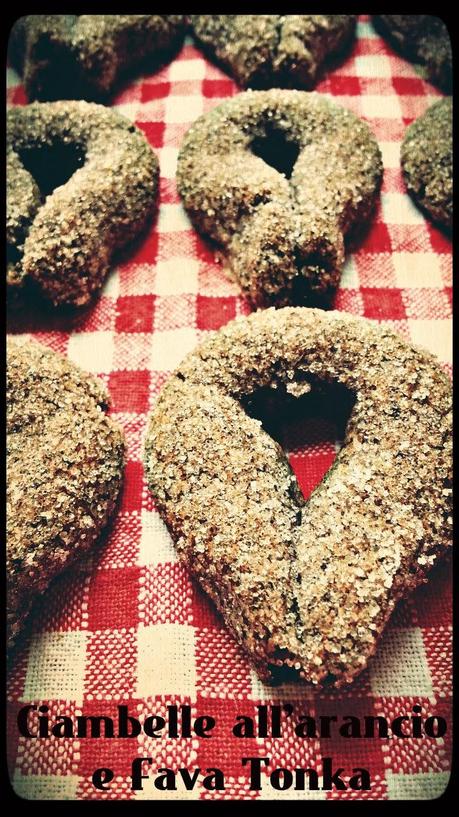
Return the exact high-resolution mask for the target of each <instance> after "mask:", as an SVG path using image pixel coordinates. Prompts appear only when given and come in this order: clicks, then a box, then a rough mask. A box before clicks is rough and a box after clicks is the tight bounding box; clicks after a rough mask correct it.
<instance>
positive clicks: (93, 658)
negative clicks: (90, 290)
mask: <svg viewBox="0 0 459 817" xmlns="http://www.w3.org/2000/svg"><path fill="white" fill-rule="evenodd" d="M357 34H358V36H357V40H356V42H355V45H354V47H353V49H352V52H351V54H350V56H349V57H348V58H347V59H346V61H345V62H344V63H343V64H342V65H341V66H340V67H339V68H338V69H337V70H335V71H334V72H333V73H332V74H330V75H328V76H327V77H326V78H325V79H324V80H323V81H322V82H321V83H320V85H319V86H318V91H320V92H322V93H325V94H329V95H332V96H333V97H334V98H336V100H337V101H338V102H339V103H341V104H342V105H344V106H346V107H348V108H350V109H351V110H352V111H353V112H354V113H356V114H357V115H358V116H361V117H362V118H363V119H365V120H366V121H367V122H368V124H369V125H370V127H371V128H372V130H373V132H374V134H375V136H376V138H377V140H378V142H379V145H380V147H381V151H382V154H383V159H384V184H383V188H382V193H381V204H380V206H379V208H378V210H377V213H376V215H375V218H374V221H373V222H372V225H371V227H370V229H369V230H368V233H367V234H366V237H365V238H364V240H363V241H362V242H361V244H360V245H359V247H358V248H357V250H356V251H355V252H354V253H353V254H352V255H351V256H349V257H348V259H347V262H346V266H345V271H344V275H343V278H342V281H341V286H340V288H339V290H338V292H337V296H336V300H335V308H337V309H340V310H344V311H347V312H351V313H353V314H356V315H364V316H366V317H368V318H371V319H373V320H375V321H377V322H380V323H382V324H387V325H390V326H391V327H393V328H394V329H395V330H397V331H398V332H400V333H401V334H402V335H403V336H404V337H405V338H407V339H409V340H412V341H414V342H415V343H419V344H421V345H423V346H426V347H428V348H429V349H430V350H431V351H433V352H434V353H435V354H436V355H438V357H439V359H440V361H441V363H442V364H443V365H444V366H445V368H446V369H447V370H449V368H450V364H451V245H450V242H449V241H448V239H447V238H445V237H444V236H443V235H442V233H441V232H439V231H438V230H437V229H436V228H435V227H433V226H432V225H431V224H430V223H429V222H428V221H427V220H426V219H425V218H424V216H423V214H422V213H421V212H420V211H419V210H418V209H417V208H416V206H415V205H414V204H413V203H412V202H411V200H410V199H409V197H408V196H407V195H406V193H405V188H404V185H403V181H402V176H401V171H400V166H399V147H400V142H401V140H402V138H403V135H404V132H405V128H406V127H407V125H408V124H409V123H410V122H412V121H413V119H415V118H416V117H418V116H419V115H420V114H422V113H423V112H424V111H425V110H426V109H427V108H428V106H429V105H430V104H431V103H433V102H434V101H435V100H436V99H437V98H438V97H439V96H440V92H439V91H437V90H436V89H435V88H434V87H433V86H432V85H430V84H428V83H427V82H425V81H424V80H422V79H421V78H420V77H419V76H418V75H417V74H416V72H415V70H414V68H413V67H412V65H411V64H410V63H408V62H406V61H405V60H403V59H402V58H400V57H398V56H396V55H395V54H394V52H393V51H392V50H391V48H390V47H389V46H388V45H386V44H385V42H384V41H383V40H382V39H381V38H380V37H379V36H377V35H376V33H375V31H374V30H373V28H372V26H371V23H370V22H369V19H368V18H367V17H361V18H360V21H359V25H358V32H357ZM8 85H9V90H8V96H9V102H10V104H24V102H25V101H26V100H25V96H24V92H23V88H22V86H21V84H20V81H19V79H18V77H17V76H16V75H15V74H14V72H11V71H9V77H8ZM236 93H237V87H236V85H235V84H234V82H233V81H232V80H231V79H230V78H229V77H228V76H227V75H225V74H224V73H223V72H222V71H220V70H219V69H218V68H216V67H215V66H214V65H212V64H211V63H210V62H209V61H207V60H206V59H205V58H204V57H203V56H202V54H201V53H200V51H198V50H197V49H196V47H195V46H194V45H193V44H192V42H191V40H186V42H185V45H184V47H183V50H182V51H181V53H180V55H179V56H178V57H177V58H176V59H175V60H174V61H173V62H172V63H171V64H170V65H168V66H166V67H165V68H164V69H163V70H161V71H160V72H159V73H157V74H155V75H153V76H147V77H143V78H141V79H139V80H137V81H135V82H134V83H133V84H132V85H130V86H129V87H128V88H127V89H125V90H123V92H122V93H121V94H119V95H118V97H117V98H116V99H115V102H114V105H115V106H116V108H117V109H118V110H119V111H120V112H122V113H123V114H125V115H126V116H127V117H128V118H129V119H131V120H132V121H133V122H135V123H136V124H137V125H138V126H139V127H140V128H141V129H142V131H143V132H144V134H145V136H146V138H147V139H148V141H149V142H150V144H151V145H152V147H153V148H154V150H155V151H156V153H157V154H158V156H159V159H160V166H161V186H160V209H159V216H158V219H157V221H156V223H155V224H154V225H153V226H152V227H151V230H150V232H149V234H148V235H147V237H146V238H145V240H144V241H143V242H142V243H141V244H140V245H138V246H137V247H136V249H135V250H134V251H133V253H131V255H130V256H129V257H127V258H126V259H124V260H123V261H122V262H120V263H119V264H118V266H117V268H116V269H114V270H113V271H112V272H111V274H110V276H109V277H108V279H107V281H106V283H105V286H104V288H103V290H102V293H101V296H100V297H99V299H98V300H97V301H96V303H95V304H94V306H93V308H92V309H91V310H90V311H89V312H88V313H86V314H85V315H84V316H83V318H80V319H79V320H78V321H77V322H75V323H74V324H73V326H72V329H71V330H70V331H69V329H68V326H67V327H65V326H63V325H62V321H60V319H58V318H56V319H54V318H53V319H52V318H48V324H47V325H43V323H42V322H40V321H39V320H38V319H37V320H35V321H34V322H33V323H31V322H30V320H29V319H25V320H24V325H23V326H21V327H19V329H20V333H23V334H25V335H28V334H30V335H33V336H34V337H35V338H36V339H37V340H39V341H41V342H42V343H43V344H45V345H46V346H49V347H51V348H52V349H54V350H56V351H58V352H60V353H62V354H64V355H66V356H67V357H68V358H70V359H71V360H73V361H75V362H76V363H78V364H79V365H81V366H82V367H83V368H84V369H86V370H87V371H90V372H94V373H95V374H96V375H98V376H99V377H101V379H102V380H103V381H104V382H105V383H106V384H107V386H108V388H109V390H110V393H111V396H112V408H111V414H112V416H113V417H114V418H115V419H116V420H118V421H119V423H120V424H121V425H122V426H123V428H124V430H125V434H126V440H127V465H126V476H125V485H124V490H123V495H122V499H121V504H120V508H119V512H118V514H117V516H116V518H115V519H114V520H113V525H112V528H111V530H110V531H109V533H108V534H107V535H106V537H105V539H104V542H103V543H102V545H101V547H100V548H99V549H98V550H97V551H95V552H94V554H93V556H92V557H91V560H90V562H88V561H87V562H85V563H84V564H80V565H78V566H77V567H76V568H74V569H72V570H71V571H70V572H69V573H68V574H67V575H64V576H63V577H61V578H60V579H59V580H58V581H57V582H56V583H55V585H54V587H53V588H52V590H50V591H49V592H48V593H47V594H46V596H45V598H44V599H43V600H42V603H41V606H38V608H37V610H36V613H35V615H34V616H33V622H32V626H31V629H30V630H29V632H28V633H27V634H26V635H25V637H24V640H23V642H22V645H21V646H20V648H19V649H18V650H17V653H16V655H15V657H14V662H13V665H12V666H11V668H10V677H9V682H8V707H9V713H10V719H9V725H8V729H9V750H10V769H11V777H12V779H13V781H14V788H15V790H16V791H17V792H18V793H19V794H21V795H22V796H25V797H27V798H31V799H61V798H67V799H81V800H85V799H98V798H103V799H155V798H160V797H164V798H169V799H172V798H183V799H185V798H190V799H212V798H215V799H234V800H237V799H246V798H254V799H283V798H287V799H288V798H294V799H303V798H304V799H308V798H309V799H319V800H325V799H346V798H348V799H349V798H354V799H358V798H368V799H373V800H379V799H387V798H388V799H395V800H396V799H410V798H417V799H424V798H426V799H430V798H434V797H437V796H438V795H439V794H441V793H442V791H443V790H444V789H445V787H446V785H447V781H448V779H449V768H450V739H451V728H452V725H451V621H452V619H451V609H450V606H451V605H450V602H451V600H450V590H451V586H450V566H449V563H448V562H443V563H442V564H441V565H438V566H437V567H436V568H435V569H434V571H433V572H432V574H431V580H430V583H429V585H427V586H424V587H422V588H421V589H419V590H418V591H417V592H416V593H415V594H414V595H413V596H412V597H411V598H408V599H407V600H406V601H404V602H403V603H401V604H400V605H399V606H398V608H397V610H396V613H395V614H394V616H393V619H392V622H391V624H390V626H389V627H388V628H387V630H386V632H385V635H384V636H383V639H382V640H381V642H380V645H379V649H378V651H377V654H376V656H375V658H374V659H373V660H372V661H371V664H370V666H369V667H368V668H367V669H366V670H365V671H364V672H363V673H362V674H361V675H360V677H359V678H358V679H357V680H356V681H355V683H354V684H353V685H352V686H351V687H349V688H347V689H345V690H343V691H340V692H333V691H323V692H318V691H314V690H312V689H310V688H308V687H306V686H301V685H299V686H283V687H279V688H275V689H272V688H269V687H267V686H264V685H263V684H262V683H261V682H260V681H259V680H258V679H257V677H256V676H255V674H254V672H253V671H252V670H251V668H250V666H249V664H248V663H247V660H246V659H245V658H244V657H243V655H242V654H241V651H240V650H239V648H238V646H237V645H236V644H235V642H234V641H233V639H232V638H231V636H230V635H229V634H228V632H227V630H226V629H225V627H224V626H223V625H222V622H221V620H220V618H219V617H218V616H217V614H216V612H215V610H214V609H213V607H212V605H211V603H210V602H209V601H208V599H207V597H206V596H204V595H203V594H202V593H201V591H200V590H199V588H198V586H197V585H196V584H195V583H194V582H193V581H192V580H191V578H190V576H189V574H188V572H187V570H186V569H185V567H183V566H182V565H181V564H180V563H179V562H178V561H177V558H176V555H175V552H174V548H173V544H172V541H171V539H170V536H169V534H168V532H167V530H166V528H165V526H164V524H163V522H162V521H161V518H160V516H159V514H158V512H157V510H156V507H155V501H154V499H153V498H152V497H151V496H150V494H149V492H148V490H147V487H146V484H145V480H144V475H143V469H142V449H143V436H144V430H145V425H146V421H147V416H148V413H149V411H150V409H151V407H152V406H153V404H154V402H155V400H156V399H157V396H158V392H159V390H160V388H161V387H162V385H163V384H164V383H165V381H166V380H167V379H168V377H169V375H170V373H171V372H172V370H173V369H174V367H175V366H176V365H177V364H178V362H179V361H180V360H181V359H182V357H183V356H184V355H185V354H186V353H187V352H189V351H190V350H191V349H193V348H194V346H195V345H196V344H197V343H198V341H200V340H202V339H204V338H205V337H206V336H207V335H208V333H209V332H211V331H213V330H215V329H218V328H219V327H220V326H222V325H224V324H226V323H227V322H228V321H229V320H230V319H231V318H234V317H235V316H237V315H241V314H247V313H248V312H249V311H250V307H249V305H248V304H247V303H246V301H245V300H244V298H243V297H242V296H241V294H240V291H239V289H238V286H237V285H236V284H235V283H233V282H231V281H230V280H229V278H228V277H227V276H226V274H225V272H224V270H223V269H222V266H221V264H219V263H218V259H216V257H215V255H214V253H213V251H212V250H210V249H209V247H208V246H206V244H205V242H204V241H203V240H201V239H200V238H199V237H198V236H197V234H196V232H195V231H194V230H193V229H192V228H191V226H190V223H189V221H188V218H187V216H186V214H185V212H184V210H183V209H182V207H181V204H180V200H179V197H178V195H177V190H176V186H175V181H174V175H175V169H176V160H177V153H178V148H179V146H180V143H181V141H182V138H183V135H184V134H185V132H186V130H187V129H188V128H189V126H190V124H191V123H192V122H193V121H194V120H195V119H196V117H198V116H199V115H200V114H202V113H203V112H206V111H209V110H210V109H211V108H213V107H214V106H215V105H217V104H218V103H219V102H220V101H222V100H223V99H225V98H227V97H229V96H232V95H234V94H236ZM305 424H306V430H305V429H303V434H302V435H301V447H300V448H299V447H295V446H296V444H297V442H295V435H293V437H292V436H290V442H291V445H290V448H291V462H292V465H293V467H294V469H295V471H296V473H297V475H298V479H299V482H300V484H301V486H302V488H303V491H304V492H305V494H308V493H309V492H310V491H311V489H312V488H313V486H314V485H315V484H317V482H318V481H319V479H320V478H321V477H322V475H323V474H324V473H325V471H326V470H327V469H328V467H329V466H330V464H331V462H332V460H333V458H334V456H335V452H336V444H335V439H334V438H335V434H334V428H333V424H330V422H329V421H328V420H326V421H325V420H324V419H323V418H322V419H321V418H320V417H309V418H308V419H307V421H305ZM304 439H307V440H308V442H307V444H304ZM297 441H298V440H297ZM279 702H280V703H285V702H288V703H291V704H293V705H294V706H295V711H296V712H298V713H300V712H303V713H308V714H310V715H312V716H315V717H317V716H319V715H320V714H327V715H336V716H337V717H338V718H340V717H341V716H343V715H355V716H357V717H363V716H364V715H383V716H385V717H386V718H388V719H391V718H393V717H395V716H397V715H405V714H408V715H411V714H412V712H411V710H412V706H413V705H414V704H420V705H421V706H422V714H423V717H428V716H429V715H433V714H436V715H441V716H442V717H444V718H446V719H447V721H448V732H447V733H446V735H445V737H444V738H442V739H439V740H435V739H432V738H427V737H424V738H422V739H419V738H418V739H416V738H406V739H400V738H391V739H377V738H375V739H352V740H349V739H345V738H330V739H325V738H322V739H320V738H317V739H314V738H310V739H307V740H305V739H300V738H298V737H296V736H295V735H294V734H293V731H292V729H291V728H290V727H288V728H287V729H286V732H285V734H284V736H283V737H282V738H276V739H257V738H254V739H248V738H247V739H236V738H235V737H232V734H231V725H232V723H233V721H234V719H235V717H236V716H237V715H238V714H245V715H252V716H254V715H255V712H256V706H257V704H260V703H279ZM26 703H33V704H36V705H40V704H46V705H47V706H48V707H49V709H50V712H51V713H60V714H65V713H68V714H72V715H77V714H78V713H80V714H81V713H83V714H85V715H102V714H103V715H108V716H110V715H111V716H115V714H116V708H117V705H118V704H120V703H122V704H127V705H128V706H129V709H130V711H131V713H132V714H134V715H137V716H138V717H143V716H146V715H148V714H154V713H156V714H164V712H165V709H166V706H167V705H168V704H172V703H189V704H191V706H192V710H193V713H194V714H195V716H196V715H199V714H210V715H213V716H214V717H215V719H216V721H217V725H216V727H215V729H214V730H213V736H212V738H211V739H204V738H201V739H197V738H189V739H166V738H164V739H154V738H149V737H145V736H140V737H139V738H133V739H105V740H104V739H90V738H87V739H80V740H78V739H57V738H52V739H41V740H39V739H26V738H23V737H21V738H19V736H18V730H17V726H16V716H17V712H18V710H19V708H20V707H21V706H24V705H25V704H26ZM136 756H144V757H151V758H152V759H153V762H152V765H151V767H150V771H149V775H150V778H154V776H155V771H156V770H157V769H158V768H160V767H169V768H172V769H176V768H180V767H182V768H183V767H187V768H189V769H193V768H195V767H200V768H201V769H206V768H207V767H215V766H216V767H219V768H221V769H222V770H223V771H224V773H225V779H226V790H225V791H224V792H209V791H206V790H205V789H204V788H203V787H202V785H201V784H198V785H197V786H196V788H195V789H194V790H193V791H186V790H185V789H184V787H183V785H182V786H180V784H178V790H177V791H176V792H166V793H162V792H160V791H158V790H157V789H156V788H155V787H154V785H153V782H152V781H151V780H150V781H144V790H143V792H137V793H135V792H133V791H131V788H130V778H129V776H130V774H131V762H132V759H133V758H134V757H136ZM243 756H268V757H270V758H271V763H270V766H269V767H268V769H267V772H269V771H271V770H272V769H274V768H276V767H286V768H288V769H290V770H292V769H295V768H297V767H308V766H312V767H314V768H316V769H317V771H318V772H319V774H321V758H322V757H332V758H333V762H334V765H336V767H339V766H341V767H344V768H345V770H346V774H347V773H348V772H350V773H351V772H352V768H353V767H365V768H367V769H369V770H370V773H371V778H372V787H371V790H370V791H369V792H349V791H346V792H340V791H334V792H325V791H322V790H319V791H311V792H308V791H306V792H302V791H298V792H295V791H293V790H292V789H290V790H287V791H285V792H281V791H275V790H274V789H272V788H270V786H269V783H268V778H267V776H266V774H265V773H263V775H262V779H263V788H262V790H261V792H253V791H250V790H249V786H248V779H247V772H246V770H245V769H244V768H243V767H242V765H241V758H242V757H243ZM101 766H106V767H110V768H112V769H113V770H114V771H115V778H114V780H113V782H112V784H111V787H110V790H109V791H107V792H98V791H97V790H96V789H95V788H94V786H93V784H92V782H91V775H92V772H93V771H94V769H95V768H98V767H101Z"/></svg>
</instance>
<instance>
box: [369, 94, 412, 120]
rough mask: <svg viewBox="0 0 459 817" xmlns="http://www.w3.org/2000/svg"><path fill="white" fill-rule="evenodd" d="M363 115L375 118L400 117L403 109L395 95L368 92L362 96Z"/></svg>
mask: <svg viewBox="0 0 459 817" xmlns="http://www.w3.org/2000/svg"><path fill="white" fill-rule="evenodd" d="M361 105H362V116H368V117H370V118H375V119H400V117H401V115H402V110H401V107H400V102H399V101H398V99H397V97H396V96H395V95H394V96H379V95H376V94H367V95H364V96H362V98H361Z"/></svg>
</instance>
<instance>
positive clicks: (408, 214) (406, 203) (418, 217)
mask: <svg viewBox="0 0 459 817" xmlns="http://www.w3.org/2000/svg"><path fill="white" fill-rule="evenodd" d="M381 206H382V212H383V220H384V221H385V222H386V224H405V225H412V224H413V225H414V224H424V221H425V220H424V216H423V215H422V213H421V211H420V210H418V208H417V207H416V205H415V204H414V202H412V201H411V199H410V197H409V196H407V195H406V194H405V193H382V194H381Z"/></svg>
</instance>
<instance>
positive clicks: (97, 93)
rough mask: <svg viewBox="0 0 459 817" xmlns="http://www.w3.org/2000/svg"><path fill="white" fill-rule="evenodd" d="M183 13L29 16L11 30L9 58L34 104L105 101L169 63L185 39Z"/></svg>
mask: <svg viewBox="0 0 459 817" xmlns="http://www.w3.org/2000/svg"><path fill="white" fill-rule="evenodd" d="M183 23H184V20H183V17H182V16H181V15H177V14H175V15H174V14H173V15H159V14H156V15H147V14H30V15H26V16H25V17H20V18H19V20H17V22H16V23H15V25H14V26H13V28H12V30H11V34H10V42H9V55H10V59H11V62H12V64H13V66H14V67H15V68H16V69H17V70H18V71H19V73H20V74H21V75H22V77H23V81H24V86H25V90H26V93H27V96H28V99H29V100H30V101H32V100H40V101H41V102H49V101H52V100H58V99H86V100H92V101H103V100H105V99H106V97H108V96H109V95H110V94H112V93H113V92H114V90H115V89H116V87H117V86H118V85H119V83H120V81H121V80H122V79H123V78H125V77H126V76H127V75H129V74H132V73H133V72H134V71H136V70H137V71H138V70H140V69H141V67H142V64H143V63H145V62H146V60H147V59H148V60H149V62H150V65H149V66H148V67H149V69H150V71H151V70H154V69H157V68H159V67H160V65H162V64H164V63H165V62H167V61H168V60H169V59H170V58H171V57H172V55H173V54H174V53H175V51H176V50H177V48H178V46H179V45H180V42H181V40H182V37H183V32H184V25H183Z"/></svg>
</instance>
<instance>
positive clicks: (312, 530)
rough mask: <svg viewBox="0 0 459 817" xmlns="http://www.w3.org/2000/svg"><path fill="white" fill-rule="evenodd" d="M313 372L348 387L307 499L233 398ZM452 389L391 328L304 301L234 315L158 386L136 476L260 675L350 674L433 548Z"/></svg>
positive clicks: (442, 497)
mask: <svg viewBox="0 0 459 817" xmlns="http://www.w3.org/2000/svg"><path fill="white" fill-rule="evenodd" d="M317 383H321V384H322V386H323V387H326V386H327V385H328V384H339V385H340V386H342V387H346V389H348V390H349V391H350V392H352V393H353V395H354V398H355V399H354V404H353V408H352V410H351V413H350V417H349V420H348V423H347V428H346V431H345V435H344V442H343V446H342V448H341V450H340V452H339V453H338V455H337V457H336V459H335V461H334V463H333V467H332V468H331V469H330V470H329V471H328V473H327V474H326V476H325V478H324V480H323V481H322V482H321V483H320V484H319V485H318V486H317V487H316V488H315V490H314V491H313V493H312V495H311V496H310V498H309V500H308V501H307V502H305V501H304V499H303V497H302V495H301V492H300V490H299V488H298V484H297V481H296V478H295V476H294V474H293V472H292V470H291V468H290V466H289V463H288V461H287V459H286V457H285V455H284V452H283V451H282V449H281V447H280V446H279V444H278V443H277V442H275V441H274V440H273V439H272V438H271V437H270V436H269V435H268V434H267V432H266V431H265V429H264V428H263V427H262V425H261V423H260V421H259V420H257V419H256V418H254V417H253V416H252V417H250V416H248V414H247V412H246V410H245V406H244V401H245V400H246V399H247V398H248V397H250V396H251V395H252V394H253V393H254V392H256V391H257V390H260V389H265V390H266V389H270V390H275V391H276V392H279V391H287V392H288V394H289V395H290V396H292V395H295V393H299V394H303V393H304V391H305V389H306V388H307V387H308V386H309V387H310V388H311V389H315V388H316V384H317ZM297 387H299V390H298V389H297ZM451 397H452V395H451V385H450V382H449V380H448V378H447V376H446V375H445V373H444V372H443V370H442V368H441V367H440V365H439V364H438V361H437V360H436V359H435V358H434V357H433V356H432V355H430V354H429V353H427V352H425V351H423V350H421V349H419V348H416V347H413V346H412V345H410V344H409V343H407V342H406V341H405V340H403V339H402V338H401V337H399V336H398V335H396V334H395V333H394V332H393V331H392V330H390V329H388V328H387V327H382V326H378V325H375V324H374V323H372V322H371V321H368V320H365V319H363V318H357V317H355V316H352V315H347V314H346V313H341V312H334V311H331V312H326V311H324V310H316V309H309V308H305V307H286V308H284V309H273V308H271V309H267V310H260V311H258V312H255V313H253V314H252V315H250V316H249V317H244V318H238V319H236V320H235V321H232V322H231V323H229V324H227V325H226V326H225V327H224V328H223V329H221V330H219V331H218V332H216V333H215V334H214V335H213V336H212V337H210V338H209V339H207V340H205V341H204V343H202V344H201V345H200V346H199V347H198V348H197V349H196V350H195V351H194V352H192V353H191V354H190V355H188V356H187V357H186V358H185V360H184V361H183V362H182V363H181V365H180V366H179V367H178V369H177V370H176V372H175V373H174V375H173V376H172V377H171V379H170V380H169V382H168V383H167V384H166V386H165V387H164V388H163V391H162V392H161V394H160V396H159V399H158V401H157V403H156V405H155V407H154V410H153V412H152V414H151V416H150V420H149V424H148V428H147V434H146V439H145V454H144V462H145V471H146V477H147V482H148V485H149V487H150V490H151V491H152V493H153V495H154V497H155V501H156V503H157V507H158V510H159V512H160V513H161V515H162V517H163V519H164V520H165V522H166V524H167V526H168V528H169V530H170V532H171V535H172V537H173V539H174V541H175V546H176V549H177V552H178V554H179V557H180V559H181V560H182V561H183V562H184V563H185V565H187V566H188V568H189V569H190V570H191V572H192V573H193V574H194V576H195V577H196V578H197V580H198V581H199V582H200V584H201V586H202V588H203V589H204V590H205V591H206V592H207V593H208V594H209V596H210V597H211V599H212V600H213V601H214V602H215V604H216V606H217V608H218V609H219V611H220V612H221V614H222V616H223V618H224V621H225V623H226V625H227V627H228V628H229V630H230V631H231V633H232V634H233V635H234V637H235V638H236V639H237V641H238V642H239V643H240V644H241V645H242V647H243V648H244V650H245V652H246V653H247V655H248V657H249V658H250V660H251V662H252V663H253V665H254V666H255V668H256V670H257V672H258V673H259V675H260V677H261V678H262V679H264V680H270V681H273V680H274V681H279V680H287V679H289V680H298V679H305V680H307V681H308V682H311V683H313V684H316V685H327V684H335V685H336V686H341V685H343V684H346V683H349V682H350V681H352V679H353V678H354V677H355V676H356V675H357V674H358V673H359V672H361V670H363V669H364V667H365V666H366V665H367V662H368V660H369V658H370V657H371V656H372V655H373V653H374V652H375V650H376V649H377V643H378V639H379V637H380V635H381V633H382V632H383V630H384V627H385V625H386V623H387V621H388V619H389V617H390V615H391V613H392V611H393V609H394V607H395V604H396V602H397V601H398V600H399V599H400V598H401V597H403V596H405V595H406V594H408V593H409V592H411V591H412V590H413V589H414V588H415V587H417V586H418V585H419V584H420V583H422V582H424V581H425V580H426V576H427V572H428V570H429V569H430V567H431V566H432V565H433V564H434V563H435V562H436V560H437V559H438V558H439V557H440V556H441V555H442V554H443V553H445V552H446V551H447V550H448V548H449V547H450V545H451V523H452V520H451V480H452V452H451V448H452V440H451Z"/></svg>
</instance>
